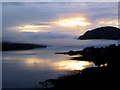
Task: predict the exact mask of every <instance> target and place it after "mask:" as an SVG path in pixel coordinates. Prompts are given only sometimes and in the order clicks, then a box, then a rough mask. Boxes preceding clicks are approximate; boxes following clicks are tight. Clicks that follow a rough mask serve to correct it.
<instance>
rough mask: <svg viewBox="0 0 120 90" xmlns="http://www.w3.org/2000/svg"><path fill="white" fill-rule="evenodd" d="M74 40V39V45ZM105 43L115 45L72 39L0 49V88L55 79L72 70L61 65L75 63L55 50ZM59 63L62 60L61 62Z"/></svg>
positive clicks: (102, 41)
mask: <svg viewBox="0 0 120 90" xmlns="http://www.w3.org/2000/svg"><path fill="white" fill-rule="evenodd" d="M75 42H77V44H76V43H75ZM74 43H75V44H74ZM109 44H118V41H114V40H86V41H73V42H71V44H70V42H69V44H68V43H66V44H63V45H60V44H58V45H57V44H56V45H55V46H52V45H51V46H49V47H47V48H38V49H31V50H23V51H6V52H3V59H2V60H3V62H2V64H3V69H2V70H3V78H2V79H3V80H2V84H3V88H31V87H36V86H37V84H38V82H39V81H44V80H46V79H51V78H57V77H58V76H59V75H60V74H64V73H66V72H67V71H71V70H72V69H71V68H66V66H65V65H66V64H71V63H76V62H74V61H73V62H71V60H70V56H68V55H58V54H57V55H56V54H54V53H56V52H58V51H69V50H80V49H83V48H84V47H88V46H92V45H94V46H96V47H100V46H106V45H109ZM69 61H70V63H69ZM63 63H65V65H63ZM77 63H78V62H77ZM61 64H62V65H61ZM92 66H94V64H90V65H88V66H86V67H92ZM72 68H73V67H72ZM73 69H74V68H73Z"/></svg>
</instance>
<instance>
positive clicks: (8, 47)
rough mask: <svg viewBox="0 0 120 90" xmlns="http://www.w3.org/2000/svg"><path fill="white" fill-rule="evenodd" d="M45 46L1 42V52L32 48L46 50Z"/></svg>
mask: <svg viewBox="0 0 120 90" xmlns="http://www.w3.org/2000/svg"><path fill="white" fill-rule="evenodd" d="M46 47H47V46H45V45H36V44H28V43H11V42H2V51H14V50H28V49H34V48H46Z"/></svg>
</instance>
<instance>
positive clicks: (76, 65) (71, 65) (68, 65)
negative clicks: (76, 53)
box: [56, 60, 92, 70]
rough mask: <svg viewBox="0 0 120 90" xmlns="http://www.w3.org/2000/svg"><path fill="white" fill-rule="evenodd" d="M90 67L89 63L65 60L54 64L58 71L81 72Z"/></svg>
mask: <svg viewBox="0 0 120 90" xmlns="http://www.w3.org/2000/svg"><path fill="white" fill-rule="evenodd" d="M90 65H92V63H91V62H88V61H75V60H67V61H61V62H57V63H56V66H58V69H59V70H83V69H85V68H86V67H88V66H90Z"/></svg>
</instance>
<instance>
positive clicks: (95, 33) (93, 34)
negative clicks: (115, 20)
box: [78, 26, 120, 40]
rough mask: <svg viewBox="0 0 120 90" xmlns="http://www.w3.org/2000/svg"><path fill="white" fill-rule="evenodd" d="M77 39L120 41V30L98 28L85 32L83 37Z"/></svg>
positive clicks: (108, 27)
mask: <svg viewBox="0 0 120 90" xmlns="http://www.w3.org/2000/svg"><path fill="white" fill-rule="evenodd" d="M78 39H81V40H83V39H112V40H118V39H120V29H119V28H116V27H110V26H107V27H100V28H96V29H93V30H91V31H87V32H85V33H84V35H82V36H80V37H79V38H78Z"/></svg>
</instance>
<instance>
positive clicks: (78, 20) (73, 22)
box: [53, 17, 91, 27]
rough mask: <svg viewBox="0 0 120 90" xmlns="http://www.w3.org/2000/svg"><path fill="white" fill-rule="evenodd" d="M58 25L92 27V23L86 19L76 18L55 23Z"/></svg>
mask: <svg viewBox="0 0 120 90" xmlns="http://www.w3.org/2000/svg"><path fill="white" fill-rule="evenodd" d="M53 23H55V24H57V25H60V26H64V27H77V26H88V25H91V23H90V22H87V21H86V18H84V17H75V18H64V19H60V20H58V21H55V22H53Z"/></svg>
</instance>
